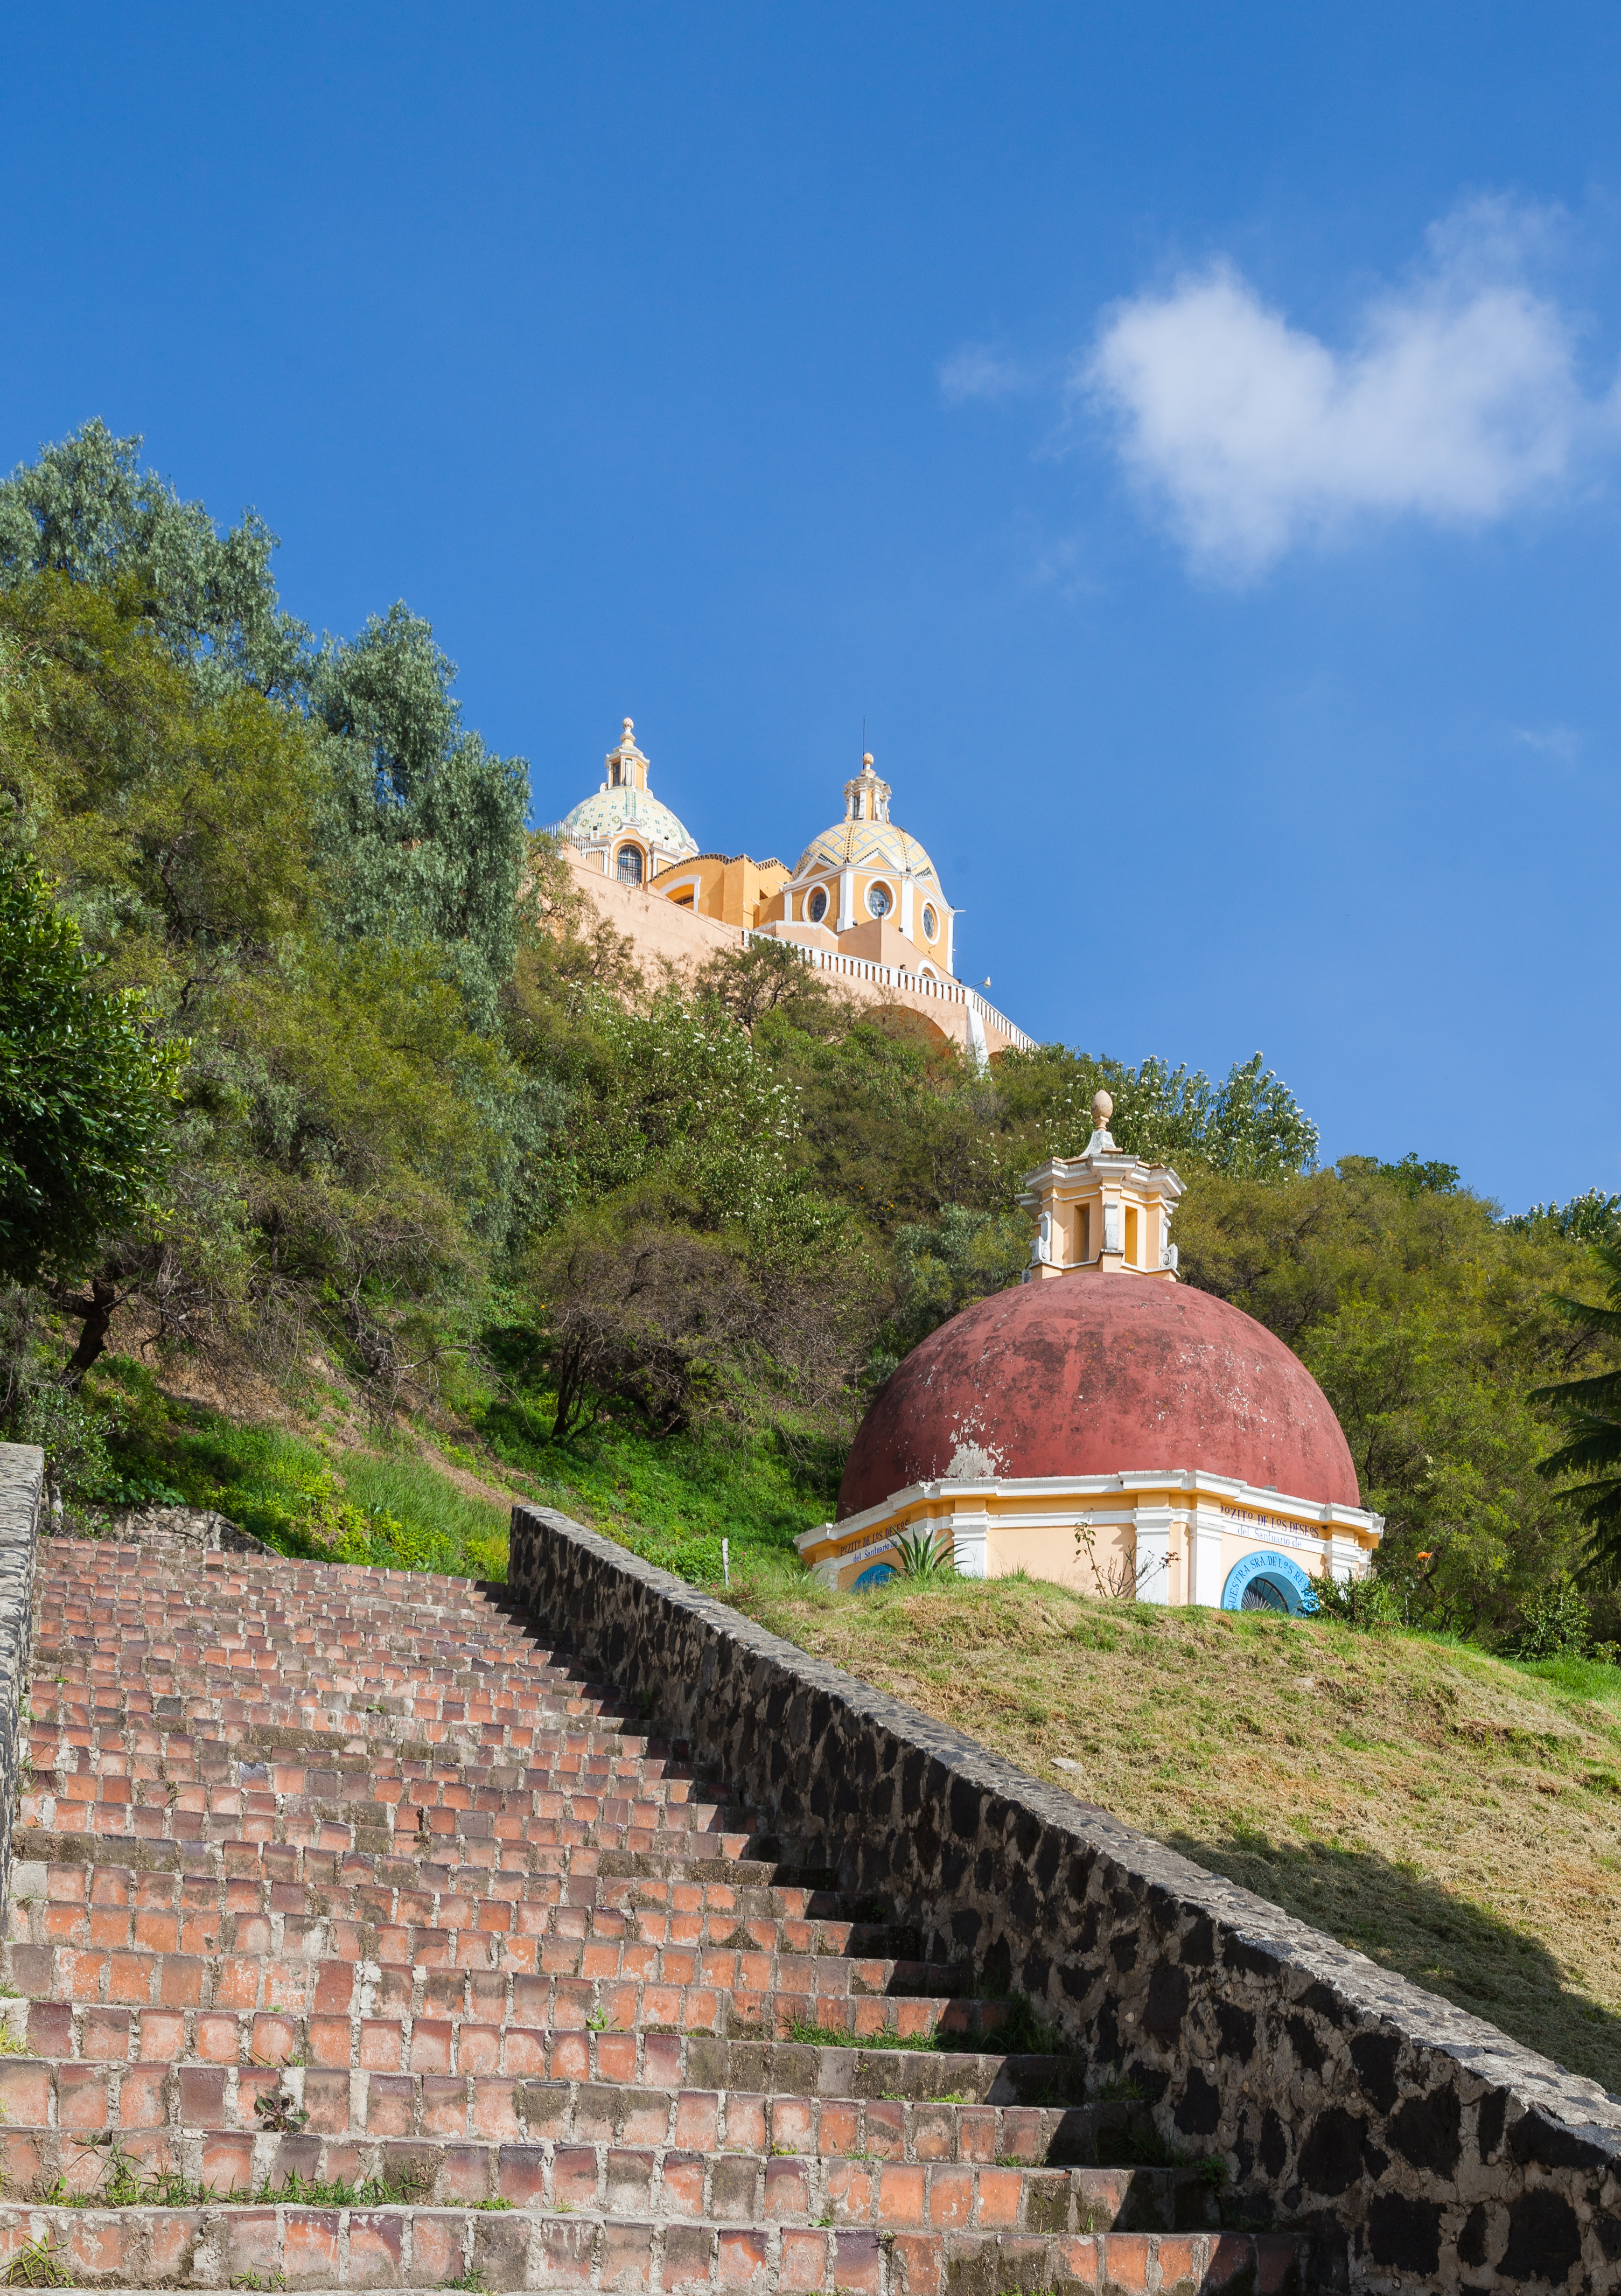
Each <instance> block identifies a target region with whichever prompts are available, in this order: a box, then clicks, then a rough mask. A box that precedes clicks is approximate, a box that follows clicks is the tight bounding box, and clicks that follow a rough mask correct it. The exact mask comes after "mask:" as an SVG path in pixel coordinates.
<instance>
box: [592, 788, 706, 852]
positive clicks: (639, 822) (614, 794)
mask: <svg viewBox="0 0 1621 2296" xmlns="http://www.w3.org/2000/svg"><path fill="white" fill-rule="evenodd" d="M562 826H563V835H564V836H565V837H567V838H568V839H569V840H570V842H571V843H573V844H575V845H579V846H584V845H585V844H586V843H594V842H596V841H598V840H601V839H602V838H604V837H611V836H612V835H613V834H614V832H616V831H617V830H620V829H632V830H634V831H636V832H638V833H639V834H640V835H642V836H643V837H645V838H647V839H648V840H649V841H650V842H651V843H653V844H656V845H659V846H665V847H667V848H668V849H669V850H670V851H671V852H672V853H674V854H675V855H677V856H679V857H680V858H681V859H683V860H684V859H685V858H686V857H687V856H688V855H689V854H692V853H696V852H697V850H698V840H697V839H696V838H694V837H693V836H692V834H691V833H690V832H689V831H688V829H687V826H686V824H685V823H684V822H683V821H682V820H680V819H679V818H678V817H677V816H676V815H675V814H673V813H672V812H671V811H670V809H669V808H668V806H667V805H661V804H660V803H659V799H657V798H656V797H654V796H653V795H652V794H651V792H650V791H647V790H644V789H637V788H636V786H635V785H634V783H630V784H629V785H627V786H626V787H623V788H620V789H611V788H610V789H600V790H598V791H596V792H595V793H594V795H593V796H591V797H587V798H582V799H581V800H580V802H579V803H578V805H577V806H576V807H575V808H574V810H573V812H572V813H569V814H565V815H564V816H563V824H562Z"/></svg>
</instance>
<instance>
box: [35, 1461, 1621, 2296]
mask: <svg viewBox="0 0 1621 2296" xmlns="http://www.w3.org/2000/svg"><path fill="white" fill-rule="evenodd" d="M37 1456H38V1455H37V1454H27V1453H20V1452H17V1451H14V1450H13V1451H10V1452H8V1451H6V1450H5V1449H4V1447H0V1549H3V1550H4V1552H0V1662H4V1631H5V1611H4V1603H5V1600H6V1589H7V1587H11V1588H12V1590H13V1594H14V1593H15V1590H16V1589H19V1588H20V1590H21V1593H22V1595H25V1596H26V1593H27V1584H28V1582H27V1572H28V1570H29V1568H31V1569H32V1571H33V1639H32V1681H31V1685H30V1688H29V1708H28V1709H25V1710H24V1716H23V1720H24V1726H25V1729H26V1734H27V1756H28V1760H27V1764H26V1766H25V1767H24V1768H23V1770H22V1773H21V1778H20V1786H21V1792H20V1804H19V1808H18V1814H17V1820H16V1826H15V1830H14V1833H13V1835H12V1851H11V1856H12V1863H11V1869H10V1899H9V1906H8V1909H7V1924H8V1941H7V1942H6V1944H5V1947H4V1976H5V1977H6V1979H7V1980H9V1983H10V1986H11V1987H12V1989H13V1997H12V1998H11V1999H10V2000H9V2001H6V2002H5V2003H4V2007H0V2022H3V2024H4V2031H5V2035H6V2036H7V2037H8V2038H9V2048H8V2049H7V2050H6V2051H5V2053H4V2054H0V2104H3V2105H4V2119H3V2120H0V2169H4V2178H5V2184H4V2198H3V2200H0V2271H4V2273H5V2274H6V2275H7V2276H9V2277H10V2278H12V2280H13V2281H27V2282H29V2283H32V2284H40V2283H42V2282H45V2281H49V2280H52V2279H55V2280H57V2281H61V2280H62V2279H63V2278H65V2279H67V2280H69V2281H70V2282H71V2283H72V2284H77V2285H95V2286H101V2287H103V2288H108V2289H113V2288H121V2287H159V2286H183V2287H192V2286H212V2287H225V2286H235V2287H243V2288H273V2287H276V2286H285V2287H289V2288H294V2287H301V2288H338V2287H365V2288H370V2289H385V2288H407V2287H410V2288H462V2289H471V2288H485V2289H488V2290H496V2289H503V2288H554V2287H555V2288H572V2289H578V2288H587V2287H588V2288H593V2289H603V2290H622V2291H626V2292H642V2291H645V2292H649V2296H653V2292H659V2291H671V2292H675V2291H687V2290H692V2291H697V2290H700V2289H701V2290H705V2291H709V2290H715V2291H723V2290H724V2291H727V2292H734V2291H735V2292H743V2296H748V2292H756V2296H775V2292H779V2291H781V2292H792V2296H812V2292H816V2291H823V2292H826V2296H834V2292H839V2291H849V2292H852V2296H855V2292H862V2296H1012V2292H1015V2291H1026V2290H1028V2291H1043V2290H1052V2291H1060V2290H1064V2291H1068V2290H1077V2291H1079V2290H1083V2289H1085V2290H1097V2291H1101V2290H1122V2291H1124V2290H1134V2291H1135V2290H1142V2291H1150V2290H1155V2291H1177V2292H1189V2296H1191V2292H1193V2291H1195V2290H1204V2289H1209V2290H1217V2289H1220V2290H1226V2291H1232V2292H1236V2291H1240V2290H1243V2291H1257V2292H1258V2291H1261V2290H1268V2289H1275V2290H1284V2289H1299V2290H1307V2289H1314V2288H1315V2289H1328V2288H1335V2287H1343V2286H1346V2285H1347V2282H1349V2283H1351V2284H1356V2285H1360V2286H1363V2287H1367V2288H1392V2289H1394V2288H1397V2287H1404V2288H1412V2289H1417V2288H1428V2287H1434V2286H1445V2287H1460V2288H1462V2287H1470V2288H1481V2289H1487V2288H1490V2289H1508V2288H1510V2287H1512V2288H1520V2287H1535V2286H1550V2285H1558V2286H1560V2287H1566V2288H1573V2289H1574V2288H1594V2289H1597V2288H1601V2287H1604V2288H1608V2287H1609V2286H1612V2285H1613V2284H1615V2277H1616V2267H1615V2266H1614V2265H1613V2264H1612V2263H1611V2262H1610V2260H1609V2252H1608V2251H1609V2247H1610V2246H1611V2245H1612V2243H1611V2241H1610V2237H1609V2235H1610V2232H1611V2228H1612V2226H1614V2225H1615V2223H1616V2222H1617V2218H1616V2217H1615V2215H1614V2214H1613V2213H1612V2208H1611V2204H1612V2199H1613V2197H1614V2194H1613V2191H1612V2185H1611V2179H1610V2169H1611V2162H1612V2156H1613V2148H1614V2146H1615V2144H1616V2143H1617V2130H1616V2126H1615V2120H1614V2118H1613V2116H1615V2113H1616V2109H1615V2108H1614V2107H1612V2106H1611V2105H1610V2103H1609V2100H1607V2099H1604V2098H1602V2097H1601V2095H1600V2094H1599V2093H1598V2092H1597V2091H1592V2090H1590V2089H1588V2088H1587V2087H1585V2086H1584V2085H1583V2084H1576V2083H1569V2082H1567V2081H1566V2080H1565V2079H1564V2077H1563V2076H1561V2075H1560V2074H1559V2073H1558V2072H1557V2071H1555V2069H1553V2068H1552V2067H1550V2066H1545V2065H1543V2064H1541V2062H1540V2061H1539V2060H1536V2059H1534V2058H1529V2057H1527V2056H1526V2055H1525V2054H1524V2053H1523V2052H1519V2051H1516V2050H1514V2049H1513V2048H1512V2046H1511V2045H1510V2044H1509V2043H1508V2042H1506V2041H1505V2040H1504V2039H1503V2038H1502V2036H1501V2035H1496V2034H1494V2033H1492V2032H1491V2030H1490V2029H1489V2028H1486V2027H1483V2026H1475V2025H1471V2024H1470V2023H1469V2021H1466V2020H1453V2019H1452V2013H1451V2012H1449V2011H1446V2010H1445V2005H1440V2004H1436V2003H1434V2002H1431V2001H1430V2000H1429V1997H1427V1996H1424V1995H1422V1994H1417V1993H1415V1992H1413V1991H1412V1989H1408V1988H1401V1987H1396V1986H1393V1985H1392V1984H1391V1983H1390V1981H1389V1980H1385V1979H1383V1978H1382V1977H1381V1976H1380V1974H1379V1972H1378V1971H1376V1970H1373V1969H1371V1964H1365V1963H1358V1962H1357V1960H1356V1957H1355V1956H1347V1955H1344V1954H1341V1953H1340V1952H1339V1949H1338V1948H1335V1947H1333V1946H1332V1945H1331V1944H1330V1943H1329V1942H1328V1941H1327V1940H1325V1939H1315V1938H1314V1937H1313V1935H1312V1933H1311V1932H1310V1931H1305V1930H1302V1929H1300V1928H1299V1927H1298V1924H1292V1923H1285V1922H1284V1921H1283V1920H1282V1918H1281V1916H1280V1915H1277V1914H1276V1912H1275V1911H1274V1910H1273V1909H1272V1908H1270V1907H1265V1906H1262V1905H1260V1904H1259V1902H1258V1901H1257V1900H1255V1899H1252V1898H1245V1896H1244V1895H1243V1893H1242V1892H1241V1891H1233V1890H1225V1888H1224V1885H1222V1884H1219V1883H1216V1882H1211V1881H1210V1880H1209V1878H1208V1877H1207V1876H1205V1875H1202V1874H1198V1873H1197V1872H1196V1871H1195V1869H1193V1868H1192V1867H1191V1866H1185V1865H1183V1863H1182V1861H1180V1860H1177V1859H1175V1858H1171V1857H1168V1856H1167V1853H1165V1852H1163V1851H1161V1850H1158V1849H1156V1848H1155V1847H1154V1845H1152V1844H1150V1843H1147V1842H1145V1841H1142V1840H1141V1839H1140V1838H1139V1837H1137V1836H1134V1835H1132V1834H1131V1833H1128V1831H1127V1830H1126V1829H1125V1828H1123V1827H1118V1826H1115V1825H1113V1824H1112V1821H1110V1820H1109V1819H1107V1818H1106V1817H1104V1816H1102V1814H1101V1813H1095V1812H1090V1811H1088V1810H1086V1809H1085V1808H1082V1807H1081V1806H1080V1805H1078V1804H1077V1803H1074V1802H1071V1801H1069V1800H1067V1798H1066V1797H1064V1796H1062V1795H1055V1794H1050V1793H1047V1792H1045V1791H1044V1789H1043V1788H1042V1787H1040V1786H1039V1785H1038V1784H1036V1783H1035V1782H1033V1781H1031V1780H1029V1779H1027V1778H1024V1777H1022V1776H1021V1775H1019V1773H1018V1772H1016V1771H1014V1770H1012V1769H1011V1768H1010V1767H1008V1766H1007V1765H1005V1764H1002V1763H999V1762H997V1761H996V1760H995V1759H994V1758H993V1757H991V1756H989V1755H987V1754H986V1753H985V1752H984V1751H983V1750H982V1749H979V1748H977V1747H974V1746H972V1745H970V1744H969V1743H967V1742H965V1741H962V1740H960V1739H956V1738H954V1737H953V1736H952V1735H951V1734H949V1733H943V1732H941V1731H939V1730H938V1729H937V1727H936V1726H932V1725H930V1724H929V1723H928V1722H926V1721H925V1720H924V1719H923V1718H921V1717H919V1716H915V1715H912V1714H909V1713H908V1712H907V1711H906V1710H905V1709H904V1708H901V1707H899V1706H896V1705H895V1704H894V1703H893V1702H890V1701H887V1700H884V1699H881V1698H879V1697H877V1696H876V1695H875V1694H874V1693H872V1692H870V1691H867V1690H865V1689H864V1688H863V1687H862V1685H859V1684H856V1683H853V1682H851V1681H849V1680H848V1679H847V1677H841V1676H839V1675H838V1674H837V1673H835V1672H833V1671H832V1670H831V1669H826V1668H820V1667H817V1666H816V1665H815V1663H814V1662H813V1661H809V1660H807V1659H806V1658H805V1656H804V1655H803V1653H800V1652H795V1651H792V1650H790V1649H789V1648H788V1647H787V1646H786V1645H784V1644H780V1643H776V1642H774V1641H773V1639H772V1638H771V1637H769V1636H763V1635H760V1634H758V1633H757V1631H756V1630H755V1629H754V1628H751V1627H749V1626H748V1625H747V1624H746V1622H744V1621H742V1620H739V1619H738V1618H737V1617H736V1616H735V1614H733V1613H732V1612H730V1611H726V1610H725V1608H724V1606H722V1605H720V1604H718V1603H711V1602H709V1601H708V1600H707V1599H706V1598H705V1597H703V1596H701V1595H694V1594H693V1593H692V1590H691V1589H689V1588H685V1587H681V1586H680V1585H679V1583H678V1582H676V1581H675V1580H672V1579H667V1578H665V1577H664V1576H663V1575H662V1574H660V1573H658V1572H655V1571H651V1570H646V1569H645V1568H644V1567H643V1566H642V1565H639V1564H637V1563H635V1562H634V1561H633V1560H631V1559H630V1558H629V1557H627V1556H626V1554H624V1553H623V1551H622V1550H620V1549H618V1548H615V1547H613V1546H610V1545H608V1544H607V1543H606V1542H603V1541H602V1540H599V1539H596V1538H593V1537H592V1536H591V1535H590V1534H589V1533H586V1532H584V1531H582V1530H580V1529H578V1528H577V1526H575V1525H572V1524H569V1523H568V1522H566V1521H564V1520H563V1519H561V1518H559V1517H545V1516H542V1515H540V1514H539V1513H536V1512H535V1511H532V1510H521V1511H520V1516H519V1520H518V1521H517V1523H516V1525H515V1537H514V1547H513V1557H514V1581H515V1583H514V1586H513V1587H512V1589H511V1590H505V1589H495V1588H479V1587H474V1586H471V1585H470V1584H469V1583H468V1582H466V1581H463V1580H455V1579H434V1578H429V1577H425V1576H418V1575H413V1574H407V1573H399V1572H387V1571H373V1570H347V1569H338V1568H328V1567H323V1566H320V1565H316V1564H308V1563H293V1562H285V1561H283V1560H282V1559H280V1558H278V1557H274V1556H258V1555H251V1554H231V1553H228V1552H212V1553H208V1554H202V1555H190V1556H188V1555H185V1554H177V1553H176V1552H174V1551H172V1550H170V1551H164V1550H161V1549H160V1550H157V1551H147V1550H143V1548H141V1547H138V1546H113V1545H111V1544H96V1543H91V1542H84V1541H74V1540H53V1541H46V1542H44V1543H41V1544H40V1545H38V1546H37V1548H36V1547H35V1545H34V1532H35V1521H36V1508H37ZM8 1570H10V1572H11V1576H10V1578H9V1579H8V1578H7V1576H6V1573H7V1571H8ZM20 1617H21V1606H19V1618H20ZM20 1647H21V1645H20V1638H19V1643H18V1654H19V1658H20ZM13 1679H15V1676H14V1677H13ZM3 1746H4V1740H3V1739H0V1749H3ZM1017 1989H1024V1990H1025V1991H1027V1992H1028V1993H1030V1994H1032V1995H1034V1996H1035V1997H1036V2001H1037V2003H1038V2005H1039V2007H1040V2011H1041V2013H1042V2014H1043V2015H1044V2017H1046V2018H1048V2019H1050V2020H1051V2021H1052V2024H1053V2025H1055V2026H1057V2027H1059V2028H1060V2029H1061V2037H1060V2036H1055V2035H1053V2034H1052V2033H1051V2032H1050V2031H1047V2032H1044V2031H1043V2030H1040V2029H1039V2028H1038V2027H1037V2025H1036V2022H1035V2021H1033V2019H1032V2015H1031V2013H1030V2010H1029V2008H1028V2007H1027V2006H1026V2005H1021V2004H1020V2003H1019V2000H1018V1998H1017V1997H1016V1991H1017ZM1426 2019H1429V2024H1426V2023H1425V2020H1426ZM1438 2019H1442V2020H1450V2022H1449V2023H1447V2024H1446V2026H1445V2030H1444V2031H1443V2030H1441V2029H1440V2027H1439V2026H1438V2025H1437V2022H1436V2021H1437V2020H1438ZM1470 2051H1473V2052H1474V2054H1473V2055H1472V2056H1470V2055H1468V2054H1466V2053H1467V2052H1470ZM1538 2083H1540V2087H1539V2086H1537V2084H1538ZM1533 2090H1535V2094H1533V2093H1532V2092H1533ZM1578 2105H1579V2106H1580V2108H1581V2112H1576V2111H1575V2110H1573V2108H1574V2107H1576V2106H1578ZM1583 2116H1585V2118H1583ZM1613 2245H1615V2246H1616V2247H1617V2249H1621V2243H1613Z"/></svg>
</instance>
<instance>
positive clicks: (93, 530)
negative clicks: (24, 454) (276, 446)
mask: <svg viewBox="0 0 1621 2296" xmlns="http://www.w3.org/2000/svg"><path fill="white" fill-rule="evenodd" d="M141 444H142V442H141V440H140V439H139V438H138V437H137V438H130V439H115V438H114V437H113V435H112V433H111V430H108V428H107V426H106V424H105V423H104V422H101V421H100V420H99V419H98V420H96V421H94V422H86V425H85V427H84V429H83V430H76V431H75V432H73V433H72V435H71V436H70V437H69V438H67V439H62V440H61V441H60V443H59V444H57V445H55V446H53V447H41V448H40V451H39V460H38V461H37V463H24V464H21V465H20V466H19V468H18V469H16V470H15V471H12V474H11V476H10V477H9V478H7V479H4V480H0V586H4V587H5V588H13V587H15V586H18V585H19V584H21V583H25V582H27V581H29V579H31V578H32V577H34V576H35V575H37V574H61V575H66V576H67V577H68V578H70V580H72V581H74V582H78V583H84V584H87V585H89V586H93V587H95V588H100V589H117V588H119V587H120V586H123V585H125V584H134V585H135V586H137V588H138V590H139V593H140V596H141V604H142V613H143V619H145V620H146V622H147V623H148V624H149V626H150V627H151V628H152V629H153V630H154V631H155V632H156V634H157V635H158V636H159V637H160V640H161V642H162V644H164V646H165V647H166V648H167V650H168V652H170V653H171V654H172V655H173V656H174V657H175V659H176V660H179V661H183V662H184V663H186V664H187V665H189V666H190V667H191V668H192V669H193V671H195V672H196V674H197V675H198V676H199V677H200V678H201V680H202V681H203V683H204V684H206V685H208V687H209V690H210V691H213V692H221V691H224V690H226V689H228V688H230V687H232V686H234V685H252V686H255V687H257V688H258V691H259V692H260V693H266V694H271V693H274V694H282V695H287V694H291V693H296V692H297V690H298V689H299V687H300V685H302V683H303V680H304V677H305V676H306V652H307V645H308V641H309V632H308V630H307V628H306V627H305V626H304V624H303V623H302V622H299V621H295V620H294V619H293V617H292V616H291V614H286V613H283V612H282V609H281V606H280V603H279V602H278V600H277V597H276V590H275V583H274V579H273V578H272V577H271V572H270V558H271V553H272V552H273V551H274V549H275V547H276V537H275V536H274V534H272V533H271V531H270V529H269V528H268V527H267V526H266V524H265V521H263V519H261V518H260V517H259V516H258V512H255V511H251V510H248V511H244V512H243V513H242V522H241V524H240V525H239V526H235V527H233V528H232V529H231V530H230V531H229V532H228V533H226V534H223V535H222V534H220V533H219V532H218V531H217V529H216V527H215V525H214V521H213V520H212V519H211V518H210V517H209V514H208V512H207V511H206V510H205V509H204V508H203V506H202V504H201V503H194V502H193V503H183V502H182V501H181V499H180V497H179V496H178V495H177V494H176V492H175V489H174V488H173V487H172V486H170V485H169V484H168V481H167V480H163V479H160V478H159V477H158V476H157V474H156V472H154V471H143V470H142V468H141V465H140V453H141Z"/></svg>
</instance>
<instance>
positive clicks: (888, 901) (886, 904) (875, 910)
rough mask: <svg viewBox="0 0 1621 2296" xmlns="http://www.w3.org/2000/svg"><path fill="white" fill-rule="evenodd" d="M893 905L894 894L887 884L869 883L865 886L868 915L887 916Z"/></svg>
mask: <svg viewBox="0 0 1621 2296" xmlns="http://www.w3.org/2000/svg"><path fill="white" fill-rule="evenodd" d="M894 906H895V896H894V894H893V893H892V892H891V891H890V890H889V888H888V885H869V886H868V887H867V914H868V915H869V916H873V917H887V916H888V914H889V912H890V910H891V909H892V908H893V907H894Z"/></svg>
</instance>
